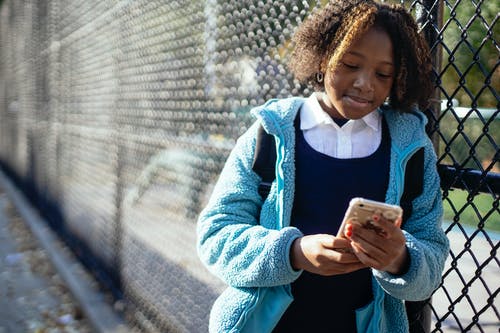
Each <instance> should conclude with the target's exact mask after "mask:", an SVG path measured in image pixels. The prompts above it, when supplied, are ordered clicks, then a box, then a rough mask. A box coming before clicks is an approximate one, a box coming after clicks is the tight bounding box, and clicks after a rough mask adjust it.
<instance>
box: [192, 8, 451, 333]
mask: <svg viewBox="0 0 500 333" xmlns="http://www.w3.org/2000/svg"><path fill="white" fill-rule="evenodd" d="M294 42H295V51H294V53H293V55H292V59H291V62H290V69H291V71H292V72H293V73H294V75H295V77H296V78H297V79H298V80H300V81H301V82H304V83H307V82H308V83H312V84H313V86H314V87H315V90H316V92H315V93H314V94H312V95H311V96H310V97H308V98H305V99H304V98H289V99H283V100H271V101H269V102H267V103H266V104H265V105H263V106H261V107H257V108H255V109H254V110H252V113H253V114H254V115H255V116H256V118H257V121H256V122H255V124H254V125H253V126H251V127H250V128H249V130H248V131H247V132H246V133H245V134H244V135H242V136H241V137H240V138H239V139H238V141H237V144H236V146H235V148H234V149H233V151H232V152H231V154H230V156H229V158H228V160H227V162H226V164H225V167H224V169H223V171H222V173H221V175H220V178H219V181H218V182H217V185H216V187H215V189H214V192H213V194H212V197H211V199H210V201H209V203H208V205H207V207H206V208H205V209H204V210H203V212H202V213H201V215H200V217H199V222H198V226H197V232H198V253H199V256H200V258H201V259H202V261H203V262H204V263H205V264H206V265H207V267H208V268H209V269H210V271H211V272H213V273H214V274H216V275H217V276H219V277H220V278H221V279H222V280H224V281H225V282H226V283H227V284H228V285H229V288H228V289H227V290H226V291H225V292H224V293H223V294H222V295H221V296H220V297H219V298H218V299H217V301H216V302H215V304H214V306H213V308H212V311H211V315H210V324H209V327H210V331H211V332H217V333H220V332H256V333H260V332H272V331H274V332H355V331H357V332H408V321H407V319H406V314H405V307H404V303H403V300H422V299H425V298H428V297H429V296H430V294H431V293H432V292H433V291H434V290H435V289H436V288H437V286H438V285H439V283H440V281H441V273H442V270H443V266H444V261H445V258H446V256H447V253H448V241H447V239H446V237H445V235H444V232H443V231H442V229H441V227H440V222H441V213H442V207H441V205H442V203H441V196H440V188H439V178H438V174H437V171H436V157H435V154H434V150H433V146H432V144H431V142H430V140H429V139H428V137H427V136H426V134H425V130H424V126H425V123H426V121H425V119H426V118H425V116H424V115H423V114H422V113H421V112H420V111H418V110H417V106H420V107H421V108H425V107H426V106H427V104H428V100H429V97H430V94H431V92H432V85H431V81H430V75H431V64H430V57H429V50H428V47H427V45H426V43H425V41H424V40H423V39H422V37H421V36H420V35H419V34H418V28H417V25H416V24H415V22H414V20H413V18H412V17H411V15H409V14H408V13H407V12H406V11H405V10H404V8H402V7H400V6H388V5H384V4H378V3H376V2H374V1H371V0H331V1H330V2H329V3H328V5H327V6H326V7H325V8H324V9H323V10H321V11H319V12H316V13H315V14H313V15H311V17H310V18H309V19H308V20H307V21H305V22H304V23H303V24H302V25H301V26H300V27H299V29H298V31H297V32H296V34H295V36H294ZM384 102H387V103H386V104H387V105H388V106H384V107H381V106H382V104H383V103H384ZM259 126H262V127H263V128H264V130H265V131H267V132H268V133H270V134H272V135H274V137H275V141H276V151H277V163H276V180H275V181H274V183H273V185H272V187H271V191H270V194H269V196H268V197H267V199H266V200H264V201H263V200H262V199H261V197H260V196H259V193H258V185H259V182H260V177H259V176H258V175H256V174H255V173H254V172H253V171H252V160H253V156H254V152H255V146H256V133H257V130H258V128H259ZM421 148H423V149H424V163H423V167H424V188H423V192H422V194H421V195H420V196H419V197H417V198H416V199H415V200H414V201H413V210H412V213H411V216H410V217H409V219H408V220H407V221H406V222H405V225H404V228H403V229H400V228H399V227H398V225H399V224H400V223H401V221H398V223H397V224H396V225H394V224H391V223H389V222H388V221H386V220H384V219H383V218H382V217H380V216H378V215H375V216H374V217H373V220H374V222H373V223H374V224H375V225H376V226H377V227H378V228H380V229H382V230H383V231H384V232H382V233H380V232H374V231H373V230H369V229H364V228H361V227H357V226H355V225H354V224H350V225H348V227H347V228H346V232H345V234H344V235H341V237H337V236H335V235H336V234H337V230H338V228H339V226H340V223H341V220H342V218H343V216H344V212H345V209H346V208H347V204H348V202H349V200H350V199H351V198H353V197H357V196H361V197H365V198H368V199H373V200H378V201H385V202H387V203H391V204H398V203H399V200H400V198H401V195H402V193H401V192H402V189H403V187H404V184H403V182H404V179H405V175H404V170H405V164H406V162H407V161H408V160H409V159H410V157H411V156H412V155H413V154H414V153H415V152H416V151H417V150H419V149H421Z"/></svg>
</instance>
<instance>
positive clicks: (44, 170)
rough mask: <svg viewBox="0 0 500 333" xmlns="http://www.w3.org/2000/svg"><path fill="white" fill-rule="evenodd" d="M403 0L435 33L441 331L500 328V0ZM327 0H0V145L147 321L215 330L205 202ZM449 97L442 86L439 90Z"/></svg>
mask: <svg viewBox="0 0 500 333" xmlns="http://www.w3.org/2000/svg"><path fill="white" fill-rule="evenodd" d="M392 2H402V3H404V4H405V6H407V7H408V8H409V9H410V10H411V11H412V12H413V13H414V14H415V16H416V17H417V18H418V19H419V22H420V25H421V27H422V30H423V31H424V33H425V34H426V36H427V39H428V41H429V44H430V45H431V48H432V52H433V57H434V64H435V66H434V68H435V77H436V84H437V90H436V96H435V97H436V103H435V105H434V107H433V109H432V110H428V116H429V119H430V122H429V127H428V130H429V134H430V135H432V137H433V139H434V142H435V146H436V149H437V151H438V156H439V168H440V173H441V177H442V189H443V198H444V204H445V221H444V222H445V223H444V227H445V228H446V232H447V234H448V236H449V238H450V240H451V253H450V258H449V260H448V262H447V266H446V268H445V272H444V275H443V283H442V285H441V287H440V288H439V289H438V290H437V291H436V293H435V295H434V297H433V303H432V310H433V331H434V332H454V331H457V332H458V331H460V332H498V329H499V322H500V316H499V312H498V308H499V307H498V297H497V296H498V292H499V281H500V262H499V259H498V257H497V252H498V248H499V240H500V236H499V232H500V210H499V192H500V190H499V182H500V181H499V178H500V174H499V172H500V166H499V147H498V145H499V142H500V121H499V117H498V109H499V108H498V106H499V100H500V99H499V96H498V88H499V87H500V70H499V45H498V42H497V40H496V37H497V36H498V35H499V28H498V24H497V23H498V17H499V14H498V13H499V9H500V8H499V7H500V4H499V3H498V2H497V1H489V0H488V1H486V0H485V1H481V0H444V1H441V0H423V1H404V2H403V1H392ZM320 5H321V1H319V0H318V1H296V0H275V1H272V0H261V1H257V0H228V1H219V0H191V1H158V0H150V1H146V0H137V1H125V0H106V1H100V0H87V1H77V0H65V1H63V0H51V1H32V0H31V1H30V0H3V1H0V15H1V17H0V163H1V166H2V168H3V169H4V170H5V172H7V173H8V174H9V175H10V176H11V177H12V178H13V179H15V180H16V181H17V183H18V185H19V186H20V187H21V188H22V189H23V190H24V191H25V193H26V194H27V195H28V196H29V197H30V198H31V199H32V201H33V203H34V204H35V205H36V206H37V207H38V208H39V209H40V211H41V212H42V213H43V214H44V216H45V217H46V218H47V220H48V221H49V223H50V224H51V226H52V227H53V228H54V229H55V230H57V231H58V233H59V234H60V235H61V237H62V238H63V239H65V240H66V241H67V242H68V244H70V246H71V247H72V248H73V250H74V251H75V253H77V254H78V256H79V257H80V259H81V260H82V261H83V262H84V263H85V264H86V265H87V267H88V268H89V269H90V270H91V271H93V272H94V274H95V276H96V278H97V279H98V280H99V281H100V282H101V283H102V285H103V288H105V289H106V290H109V291H111V292H112V293H113V295H114V297H115V298H116V299H123V300H125V303H126V310H125V315H126V317H127V320H128V321H129V322H130V324H131V325H132V326H133V327H134V328H135V330H136V331H143V332H204V331H206V330H207V322H208V314H209V310H210V307H211V304H212V302H213V301H214V299H215V297H216V296H217V295H218V294H219V293H220V292H221V291H222V290H223V288H224V285H223V284H222V283H221V282H220V281H218V280H217V279H216V278H214V277H212V276H211V275H210V274H208V272H207V271H206V270H205V269H204V268H203V267H202V266H201V263H200V262H199V260H198V258H197V256H196V251H195V223H196V216H197V214H198V213H199V211H200V210H201V208H202V207H203V205H204V202H205V201H206V200H207V197H208V195H209V194H210V191H211V188H212V186H213V184H214V182H215V180H216V178H217V176H218V173H219V171H220V170H221V168H222V166H223V163H224V161H225V159H226V157H227V155H228V153H229V151H230V149H231V148H232V146H233V145H234V143H235V139H236V138H237V137H238V136H239V135H241V134H242V133H243V132H244V131H245V129H246V128H247V127H248V126H249V125H250V124H251V122H252V119H251V118H250V116H249V112H248V111H249V109H250V108H251V107H253V106H256V105H260V104H262V103H263V102H265V101H266V100H267V99H269V98H274V97H287V96H290V95H304V96H307V95H309V94H310V93H311V90H310V88H309V87H304V86H301V85H299V84H298V83H297V82H296V81H294V80H293V78H292V77H291V75H290V74H289V73H288V71H287V68H286V62H287V58H288V56H289V54H290V38H291V35H292V34H293V31H294V29H295V28H296V26H297V25H298V24H299V23H300V22H301V21H302V20H303V19H304V18H305V17H306V16H307V14H308V13H309V12H310V11H312V10H314V9H315V8H317V7H319V6H320ZM441 101H442V102H441Z"/></svg>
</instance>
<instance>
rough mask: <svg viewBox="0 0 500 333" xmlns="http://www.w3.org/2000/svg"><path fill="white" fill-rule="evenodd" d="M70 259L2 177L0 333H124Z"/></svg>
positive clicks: (107, 305) (98, 292)
mask: <svg viewBox="0 0 500 333" xmlns="http://www.w3.org/2000/svg"><path fill="white" fill-rule="evenodd" d="M116 305H117V304H112V303H111V302H110V297H108V296H107V294H106V293H105V292H103V291H102V290H100V289H99V286H98V285H97V283H96V282H95V280H94V279H93V278H92V277H91V276H89V274H88V273H87V272H86V271H85V270H84V268H83V267H82V265H81V264H80V263H79V262H78V261H77V260H76V259H75V257H74V256H73V255H72V253H71V252H70V251H69V250H68V249H67V247H65V246H64V244H63V243H62V242H61V241H60V240H59V239H58V238H57V237H56V236H55V234H54V233H53V232H52V231H51V230H50V228H48V226H47V224H46V222H45V221H44V220H43V219H41V217H40V216H39V215H38V213H37V212H36V211H35V210H34V209H33V208H32V207H31V205H30V204H29V203H28V202H27V200H26V199H25V198H24V196H23V195H22V194H21V193H20V192H19V190H18V189H16V188H15V187H14V186H13V184H12V183H11V182H10V181H9V180H8V179H7V178H6V176H5V175H4V174H3V173H2V172H0V333H73V332H79V333H87V332H92V333H94V332H96V333H104V332H106V333H127V332H131V329H130V328H129V327H128V326H127V325H126V323H125V321H124V320H123V318H122V315H121V314H120V313H119V312H117V311H115V306H116Z"/></svg>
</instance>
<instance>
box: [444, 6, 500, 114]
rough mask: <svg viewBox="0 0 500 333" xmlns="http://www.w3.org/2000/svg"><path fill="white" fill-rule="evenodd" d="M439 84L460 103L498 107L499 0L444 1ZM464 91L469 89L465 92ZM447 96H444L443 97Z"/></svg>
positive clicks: (499, 86)
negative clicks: (497, 37) (441, 67)
mask: <svg viewBox="0 0 500 333" xmlns="http://www.w3.org/2000/svg"><path fill="white" fill-rule="evenodd" d="M444 3H445V5H444V21H443V30H444V45H443V73H444V74H443V76H442V86H443V88H444V90H445V92H446V94H447V95H448V97H450V98H456V99H458V100H459V103H460V105H462V106H479V107H490V108H494V107H497V104H498V100H497V97H496V96H495V92H497V91H499V90H500V89H499V88H500V69H499V67H498V50H497V47H498V43H497V41H496V40H495V38H496V36H499V35H500V28H499V25H498V24H496V15H497V14H498V12H499V10H500V5H499V2H498V1H477V0H474V1H472V0H455V1H451V0H448V1H444ZM467 90H468V91H469V92H467ZM445 97H446V96H445Z"/></svg>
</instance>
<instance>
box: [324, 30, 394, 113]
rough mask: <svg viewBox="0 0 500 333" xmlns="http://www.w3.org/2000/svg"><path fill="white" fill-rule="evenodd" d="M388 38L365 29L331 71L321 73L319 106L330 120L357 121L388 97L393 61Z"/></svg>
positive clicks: (384, 34) (379, 31)
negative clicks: (321, 93) (323, 86)
mask: <svg viewBox="0 0 500 333" xmlns="http://www.w3.org/2000/svg"><path fill="white" fill-rule="evenodd" d="M393 57H394V56H393V50H392V42H391V40H390V38H389V35H388V34H387V33H386V32H384V31H383V30H380V29H377V28H371V29H369V30H368V31H367V32H366V33H365V34H364V35H362V36H361V37H360V38H359V39H358V40H357V41H355V42H354V43H353V45H351V46H350V47H349V48H348V49H347V50H346V52H345V54H344V55H343V56H342V58H341V59H340V60H339V64H338V66H336V68H335V69H333V70H332V69H329V70H327V72H326V74H325V81H324V83H325V94H324V95H323V96H324V97H323V101H322V103H321V104H322V106H323V108H324V109H325V111H326V112H327V113H328V114H329V115H330V116H331V117H333V118H347V119H360V118H362V117H364V116H366V115H367V114H368V113H370V112H372V111H373V110H375V109H376V108H377V107H379V106H380V105H381V104H382V103H383V102H384V101H385V99H386V98H387V96H389V93H390V91H391V87H392V83H393V81H394V78H393V77H394V70H395V68H394V59H393Z"/></svg>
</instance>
